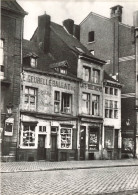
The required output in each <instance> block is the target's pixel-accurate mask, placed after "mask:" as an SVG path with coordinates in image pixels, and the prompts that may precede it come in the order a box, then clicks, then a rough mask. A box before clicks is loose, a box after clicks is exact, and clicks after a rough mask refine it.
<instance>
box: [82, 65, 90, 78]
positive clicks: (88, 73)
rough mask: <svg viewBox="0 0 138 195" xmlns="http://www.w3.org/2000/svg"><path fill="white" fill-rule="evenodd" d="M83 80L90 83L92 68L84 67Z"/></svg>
mask: <svg viewBox="0 0 138 195" xmlns="http://www.w3.org/2000/svg"><path fill="white" fill-rule="evenodd" d="M83 80H84V81H90V68H88V67H83Z"/></svg>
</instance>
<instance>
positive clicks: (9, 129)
mask: <svg viewBox="0 0 138 195" xmlns="http://www.w3.org/2000/svg"><path fill="white" fill-rule="evenodd" d="M13 123H14V118H8V119H6V121H5V132H4V135H7V136H12V135H13Z"/></svg>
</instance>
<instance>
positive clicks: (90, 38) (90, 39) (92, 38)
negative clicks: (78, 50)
mask: <svg viewBox="0 0 138 195" xmlns="http://www.w3.org/2000/svg"><path fill="white" fill-rule="evenodd" d="M93 41H94V31H90V32H89V34H88V42H93Z"/></svg>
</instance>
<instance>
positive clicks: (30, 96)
mask: <svg viewBox="0 0 138 195" xmlns="http://www.w3.org/2000/svg"><path fill="white" fill-rule="evenodd" d="M24 106H25V108H26V109H29V110H34V109H36V89H35V88H32V87H25V97H24Z"/></svg>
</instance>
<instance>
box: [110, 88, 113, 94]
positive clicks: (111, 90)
mask: <svg viewBox="0 0 138 195" xmlns="http://www.w3.org/2000/svg"><path fill="white" fill-rule="evenodd" d="M110 94H111V95H113V88H112V87H111V88H110Z"/></svg>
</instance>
